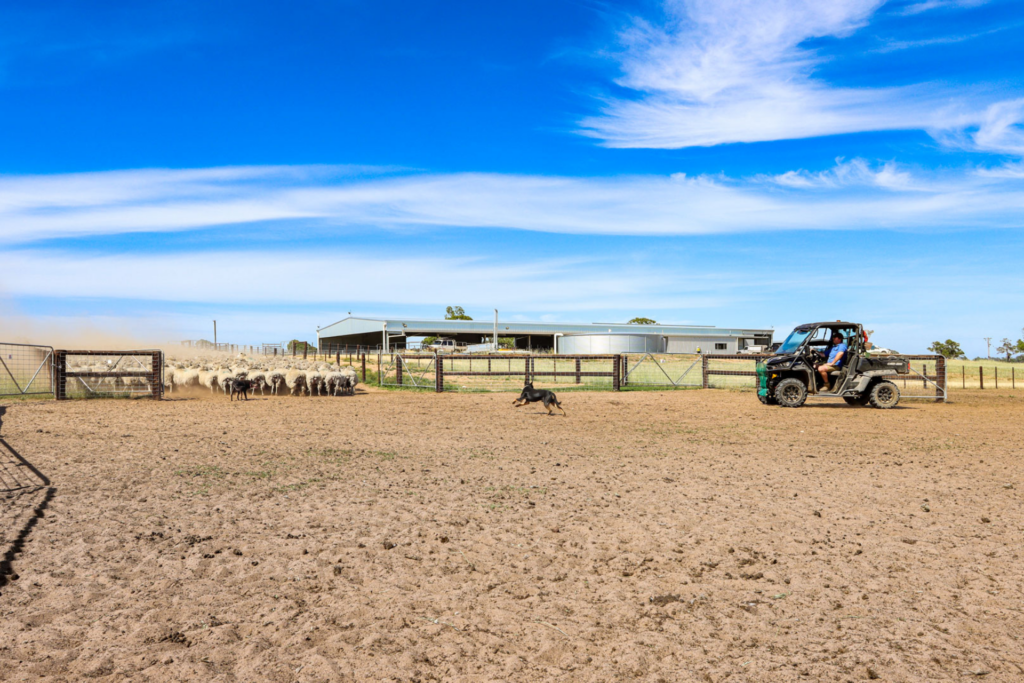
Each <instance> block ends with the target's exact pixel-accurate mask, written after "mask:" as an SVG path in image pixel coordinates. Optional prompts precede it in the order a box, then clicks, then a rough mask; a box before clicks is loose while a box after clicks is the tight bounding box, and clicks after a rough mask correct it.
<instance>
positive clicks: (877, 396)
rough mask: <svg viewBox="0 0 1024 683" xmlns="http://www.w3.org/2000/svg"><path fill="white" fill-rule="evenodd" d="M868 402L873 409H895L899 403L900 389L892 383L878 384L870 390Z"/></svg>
mask: <svg viewBox="0 0 1024 683" xmlns="http://www.w3.org/2000/svg"><path fill="white" fill-rule="evenodd" d="M869 400H870V401H871V405H872V406H874V407H875V408H882V409H887V408H895V407H896V405H897V404H898V403H899V402H900V389H899V387H897V386H896V385H895V384H893V383H892V382H889V381H885V382H879V383H878V384H876V385H875V386H873V387H872V388H871V397H870V399H869Z"/></svg>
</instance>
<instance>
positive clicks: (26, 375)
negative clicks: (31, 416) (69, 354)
mask: <svg viewBox="0 0 1024 683" xmlns="http://www.w3.org/2000/svg"><path fill="white" fill-rule="evenodd" d="M53 387H54V381H53V347H50V346H38V345H35V344H11V343H6V342H4V343H0V396H46V395H53Z"/></svg>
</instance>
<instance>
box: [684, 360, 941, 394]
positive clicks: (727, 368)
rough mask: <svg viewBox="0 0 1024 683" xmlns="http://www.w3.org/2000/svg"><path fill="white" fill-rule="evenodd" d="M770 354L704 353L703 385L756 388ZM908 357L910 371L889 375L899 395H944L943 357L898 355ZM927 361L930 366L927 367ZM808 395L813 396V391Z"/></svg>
mask: <svg viewBox="0 0 1024 683" xmlns="http://www.w3.org/2000/svg"><path fill="white" fill-rule="evenodd" d="M771 357H772V356H771V355H744V356H726V355H705V356H704V357H703V359H702V360H703V371H702V375H703V386H704V388H705V389H756V388H757V372H756V371H755V366H756V364H757V361H758V360H763V359H766V358H771ZM899 358H906V359H907V360H909V361H910V364H909V372H907V373H899V374H896V375H893V376H888V377H886V379H888V380H891V381H892V382H894V383H895V384H896V385H897V386H899V387H901V388H900V396H901V397H902V398H926V399H932V400H935V401H945V400H946V399H947V396H948V395H947V383H946V379H947V378H946V359H945V358H943V357H942V356H938V355H915V356H907V355H900V356H899ZM929 364H930V368H929ZM811 398H814V395H813V394H812V396H811Z"/></svg>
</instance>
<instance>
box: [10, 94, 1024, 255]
mask: <svg viewBox="0 0 1024 683" xmlns="http://www.w3.org/2000/svg"><path fill="white" fill-rule="evenodd" d="M1015 115H1016V114H1014V113H1013V112H1012V111H1011V112H1009V113H1005V112H994V113H993V114H992V123H991V124H990V125H987V126H985V127H983V128H982V129H981V131H979V132H978V133H977V135H978V136H979V144H999V145H1010V146H1012V145H1016V144H1020V141H1019V139H1017V138H1015V137H1014V136H1019V132H1018V131H1016V130H1015V129H1014V128H1013V126H1012V125H1009V124H1006V125H1004V124H1005V121H1006V120H1010V119H1012V118H1013V116H1015ZM982 131H987V133H986V134H985V135H987V136H989V137H985V136H983V135H981V132H982ZM988 140H995V142H988ZM1012 168H1015V167H1013V166H1012V165H1011V166H1007V165H1003V166H998V167H995V168H993V169H992V170H990V171H977V170H974V169H965V170H961V171H958V172H952V171H950V172H945V173H942V174H937V173H931V172H925V171H920V170H917V171H911V170H910V169H907V168H903V167H901V166H899V165H897V164H896V163H894V162H888V163H885V164H881V165H873V164H870V163H868V162H867V161H865V160H860V159H855V160H852V161H840V162H839V163H838V164H837V165H836V166H835V167H834V168H832V169H828V170H826V171H819V172H808V171H804V170H794V171H792V172H789V173H784V174H779V175H774V176H754V177H750V178H730V177H726V176H714V177H710V176H695V177H691V176H686V175H684V174H676V175H672V176H653V175H647V176H622V177H610V178H605V177H601V178H572V177H551V176H524V175H502V174H483V173H455V174H391V175H387V176H383V177H365V176H359V177H351V176H345V175H343V174H339V173H336V172H335V173H329V172H328V171H326V170H325V169H324V168H319V167H318V168H305V167H268V168H260V167H250V168H243V169H199V170H181V171H147V170H142V171H119V172H115V173H96V174H74V175H67V176H62V175H56V176H41V177H36V176H28V177H6V178H2V179H0V244H6V245H8V246H14V245H19V244H22V245H24V244H30V243H33V242H38V241H40V240H46V239H53V238H61V237H80V236H87V235H116V234H126V233H135V232H176V231H183V230H191V229H198V228H211V227H217V226H228V225H238V224H243V223H257V222H264V221H278V222H280V221H285V222H288V221H291V222H296V221H301V222H302V223H303V224H305V225H312V226H314V227H318V228H319V229H321V230H323V231H325V232H326V233H330V232H332V231H338V232H344V231H345V230H347V229H349V228H359V229H361V230H366V229H370V230H377V229H383V230H389V229H402V230H408V229H415V230H430V229H434V228H443V227H463V228H507V229H517V230H531V231H540V232H552V233H567V234H597V235H697V234H717V233H738V232H755V231H773V230H788V229H839V230H855V229H860V228H863V227H869V226H873V227H887V228H895V229H902V228H906V229H913V230H922V229H929V228H932V227H936V228H952V229H975V228H1001V227H1019V226H1020V216H1021V215H1022V210H1024V184H1022V183H1021V181H1020V178H1019V176H1016V175H1015V174H1014V173H1012V172H1009V171H1008V170H1007V169H1012Z"/></svg>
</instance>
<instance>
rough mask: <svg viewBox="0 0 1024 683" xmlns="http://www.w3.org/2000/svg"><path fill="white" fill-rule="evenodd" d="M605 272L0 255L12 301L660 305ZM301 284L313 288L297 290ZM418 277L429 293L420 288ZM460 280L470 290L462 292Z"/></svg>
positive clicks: (318, 257) (654, 277)
mask: <svg viewBox="0 0 1024 683" xmlns="http://www.w3.org/2000/svg"><path fill="white" fill-rule="evenodd" d="M609 265H610V264H609V263H608V262H606V261H593V260H588V261H583V260H578V259H576V260H572V259H557V260H556V259H547V260H545V259H537V260H532V261H526V262H515V263H510V262H505V261H502V262H501V263H496V262H493V261H485V260H483V259H480V258H436V257H408V258H382V257H380V256H379V255H375V254H373V253H361V252H356V251H352V250H342V249H323V250H320V251H317V252H310V251H281V252H269V251H218V252H200V253H184V254H149V255H140V254H132V255H130V256H126V255H123V254H102V255H89V254H80V253H66V252H59V251H51V250H22V251H11V250H6V251H4V252H3V253H0V290H2V291H4V292H5V293H6V294H7V295H8V296H11V297H14V298H19V297H25V296H32V297H55V298H61V297H67V296H69V294H73V296H75V297H86V298H123V299H136V300H149V301H160V302H181V301H188V302H198V303H253V304H259V305H260V306H262V307H268V306H274V305H281V304H292V303H295V302H296V301H302V302H303V304H305V305H311V304H332V305H335V304H337V302H338V301H339V299H345V300H352V301H361V302H367V303H391V302H396V301H401V302H403V303H404V304H406V305H408V306H415V305H420V304H436V302H437V301H439V300H453V301H454V300H458V301H460V302H462V303H463V305H483V306H488V305H500V306H513V305H518V303H519V302H521V301H524V300H526V301H530V302H531V305H535V306H536V307H537V308H539V309H541V310H545V309H546V310H550V309H564V308H573V307H582V308H595V307H600V308H608V307H611V308H614V307H615V306H616V305H624V306H628V304H629V302H631V301H635V298H636V297H637V296H639V295H643V296H644V297H645V299H646V297H649V296H651V297H654V299H655V300H661V299H663V298H664V297H663V296H659V295H658V291H659V289H663V288H664V285H665V283H666V280H665V279H664V278H665V277H666V275H665V274H662V275H658V274H653V273H650V272H645V271H643V270H642V269H639V268H629V267H624V268H622V269H621V270H618V271H615V270H613V269H611V268H610V267H609ZM40 273H47V276H46V277H45V278H42V277H39V274H40ZM307 276H308V278H310V279H309V280H308V281H309V282H311V283H313V282H315V286H311V287H301V283H302V282H303V281H305V278H306V277H307ZM424 278H426V279H427V280H428V281H429V283H430V286H429V287H424V286H423V283H424ZM467 282H472V283H473V286H472V287H469V288H467V287H466V283H467ZM282 283H295V286H282ZM297 288H298V289H297Z"/></svg>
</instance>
